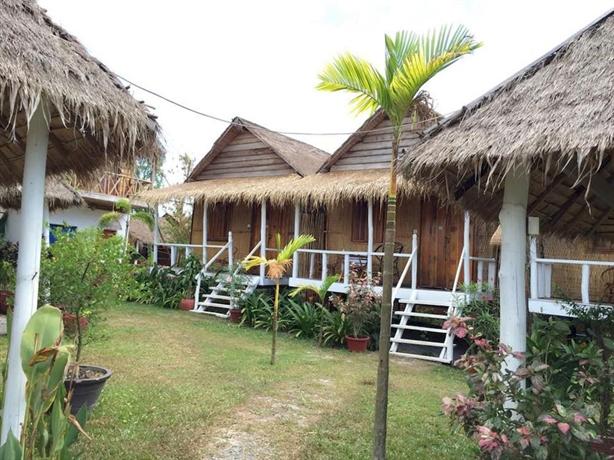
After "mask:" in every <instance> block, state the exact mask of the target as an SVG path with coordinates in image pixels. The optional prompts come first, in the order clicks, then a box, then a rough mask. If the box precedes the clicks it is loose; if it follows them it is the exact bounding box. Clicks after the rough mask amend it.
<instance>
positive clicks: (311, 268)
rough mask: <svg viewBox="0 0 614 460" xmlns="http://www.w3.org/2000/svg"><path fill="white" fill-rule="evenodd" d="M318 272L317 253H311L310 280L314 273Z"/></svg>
mask: <svg viewBox="0 0 614 460" xmlns="http://www.w3.org/2000/svg"><path fill="white" fill-rule="evenodd" d="M315 270H316V254H315V252H310V253H309V279H310V280H312V279H313V276H314V272H315Z"/></svg>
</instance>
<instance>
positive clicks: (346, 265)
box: [297, 249, 411, 285]
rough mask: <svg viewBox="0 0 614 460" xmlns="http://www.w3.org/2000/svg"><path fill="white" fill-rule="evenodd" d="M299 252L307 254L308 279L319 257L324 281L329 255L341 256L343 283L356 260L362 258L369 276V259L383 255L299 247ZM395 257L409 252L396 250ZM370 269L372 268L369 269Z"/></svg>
mask: <svg viewBox="0 0 614 460" xmlns="http://www.w3.org/2000/svg"><path fill="white" fill-rule="evenodd" d="M297 253H299V254H308V255H309V279H315V260H316V257H317V256H320V257H321V261H322V268H321V274H320V278H321V280H322V281H324V280H325V279H326V278H327V277H328V274H329V273H328V259H329V257H330V256H343V278H342V279H343V283H344V284H348V285H349V283H350V267H351V265H352V264H353V263H356V261H357V260H361V261H362V260H364V261H365V265H366V267H367V276H368V277H369V278H371V277H372V276H373V273H369V271H370V270H369V268H370V265H371V264H369V259H370V258H371V257H383V256H384V253H383V252H371V253H369V252H368V251H345V250H333V249H299V250H298V251H297ZM394 257H397V258H406V259H409V258H411V254H408V253H403V252H397V253H395V254H394ZM371 271H372V270H371Z"/></svg>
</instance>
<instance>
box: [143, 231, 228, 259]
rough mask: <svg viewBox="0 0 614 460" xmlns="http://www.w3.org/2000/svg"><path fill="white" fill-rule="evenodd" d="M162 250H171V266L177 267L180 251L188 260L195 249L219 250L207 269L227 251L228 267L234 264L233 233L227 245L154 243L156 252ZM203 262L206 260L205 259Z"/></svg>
mask: <svg viewBox="0 0 614 460" xmlns="http://www.w3.org/2000/svg"><path fill="white" fill-rule="evenodd" d="M160 248H169V249H170V266H171V267H174V266H175V265H177V259H178V255H179V253H180V251H183V252H184V256H185V257H186V258H187V257H189V256H190V254H192V253H193V252H194V249H201V250H202V251H206V250H207V249H217V250H218V251H217V252H216V254H215V255H214V256H213V258H212V259H210V260H208V261H207V263H206V264H205V267H207V268H209V267H210V266H211V265H212V264H213V262H215V261H216V260H217V259H218V258H219V257H220V256H221V255H222V254H223V253H224V252H225V251H228V265H229V267H230V266H232V264H233V242H232V232H228V241H227V242H226V243H225V244H205V245H203V244H188V243H154V251H156V253H158V250H159V249H160ZM203 260H206V259H205V257H203Z"/></svg>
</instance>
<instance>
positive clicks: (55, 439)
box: [0, 305, 85, 460]
mask: <svg viewBox="0 0 614 460" xmlns="http://www.w3.org/2000/svg"><path fill="white" fill-rule="evenodd" d="M62 336H63V325H62V313H61V311H60V310H59V309H57V308H55V307H51V306H49V305H46V306H43V307H41V308H39V309H38V310H37V311H36V312H35V313H34V315H33V316H32V317H31V318H30V320H29V321H28V324H27V325H26V328H25V330H24V332H23V336H22V339H21V350H20V355H21V366H22V369H23V372H24V374H25V376H26V381H27V383H26V413H25V419H24V422H23V427H22V431H21V437H20V439H19V440H17V438H16V437H15V436H14V434H13V433H12V432H10V433H9V438H8V440H7V442H6V443H5V444H4V445H3V446H2V447H0V458H3V459H33V458H41V459H49V460H56V459H57V460H64V459H70V458H72V456H71V454H70V452H69V448H70V446H71V445H72V444H74V442H75V441H76V439H77V436H78V434H79V433H80V432H81V433H83V428H82V426H83V425H84V423H85V409H84V410H82V411H80V412H79V414H78V415H77V417H74V416H72V415H71V414H70V394H68V395H67V394H66V390H65V387H64V379H65V376H66V370H67V368H68V366H69V362H70V351H69V349H68V348H67V347H66V346H64V345H62Z"/></svg>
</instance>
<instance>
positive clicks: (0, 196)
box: [0, 178, 85, 211]
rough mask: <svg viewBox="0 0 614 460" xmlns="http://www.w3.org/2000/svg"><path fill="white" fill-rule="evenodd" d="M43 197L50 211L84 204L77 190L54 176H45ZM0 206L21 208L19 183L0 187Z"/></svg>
mask: <svg viewBox="0 0 614 460" xmlns="http://www.w3.org/2000/svg"><path fill="white" fill-rule="evenodd" d="M45 199H46V200H47V202H48V204H49V210H50V211H54V210H56V209H66V208H72V207H80V206H83V205H84V204H85V202H84V200H83V198H82V197H81V195H80V194H79V192H77V191H76V190H75V189H74V188H72V187H71V186H70V185H68V184H66V183H65V182H62V181H61V180H59V179H54V178H47V181H46V183H45ZM0 207H1V208H4V209H21V185H16V186H14V187H0Z"/></svg>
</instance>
